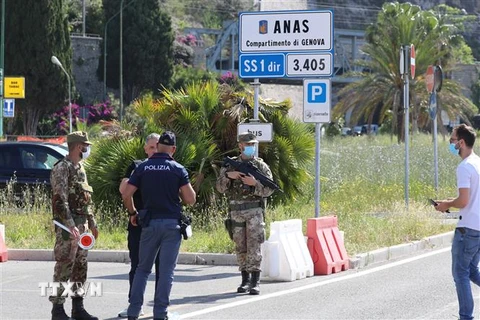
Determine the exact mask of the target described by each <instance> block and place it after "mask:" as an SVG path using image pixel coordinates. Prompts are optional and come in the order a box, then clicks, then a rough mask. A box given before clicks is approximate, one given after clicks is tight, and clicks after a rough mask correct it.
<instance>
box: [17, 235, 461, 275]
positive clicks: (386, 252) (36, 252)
mask: <svg viewBox="0 0 480 320" xmlns="http://www.w3.org/2000/svg"><path fill="white" fill-rule="evenodd" d="M452 238H453V231H451V232H447V233H443V234H439V235H435V236H431V237H427V238H424V239H422V240H418V241H412V242H410V243H405V244H400V245H395V246H391V247H387V248H381V249H377V250H373V251H370V252H367V253H361V254H358V255H356V256H354V257H350V259H349V261H350V269H361V268H364V267H366V266H368V265H371V264H373V263H379V262H385V261H388V260H393V259H397V258H400V257H403V256H407V255H411V254H413V253H415V252H417V251H422V250H426V249H438V248H441V247H445V246H447V245H450V244H451V243H452ZM8 259H9V260H12V261H53V260H54V259H53V250H52V249H8ZM88 261H90V262H120V263H122V262H123V263H129V262H130V258H129V255H128V251H127V250H90V251H89V253H88ZM177 263H178V264H197V265H217V266H235V265H237V258H236V255H234V254H222V253H180V254H179V256H178V262H177Z"/></svg>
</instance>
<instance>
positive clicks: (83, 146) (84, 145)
mask: <svg viewBox="0 0 480 320" xmlns="http://www.w3.org/2000/svg"><path fill="white" fill-rule="evenodd" d="M67 144H68V155H67V156H66V157H65V158H63V159H62V160H59V161H58V162H57V163H56V164H55V165H54V167H53V169H52V172H51V176H50V181H51V185H52V209H53V219H54V220H57V221H58V222H60V223H62V224H63V225H65V226H67V227H68V228H69V229H70V231H71V234H70V233H68V232H66V231H65V230H63V229H61V228H59V227H58V226H55V233H56V240H55V248H54V251H53V252H54V256H55V261H56V264H55V269H54V274H53V281H54V282H67V281H70V282H79V283H84V282H85V281H86V280H87V253H88V251H87V250H83V249H82V248H80V247H79V246H78V240H79V237H80V234H82V233H84V232H86V231H87V230H91V232H92V234H93V236H94V237H95V238H97V237H98V230H97V224H96V222H95V219H94V217H93V213H92V208H91V193H92V188H91V187H90V186H89V185H88V182H87V175H86V173H85V169H84V167H83V164H82V163H81V160H82V159H85V158H87V157H88V156H89V154H90V145H91V143H90V141H88V136H87V133H85V132H81V131H77V132H72V133H70V134H69V135H68V136H67ZM76 290H77V286H76V285H73V286H72V288H71V291H72V292H74V293H75V296H74V297H72V318H75V319H76V320H81V319H89V320H98V318H96V317H94V316H91V315H90V314H89V313H88V312H87V311H86V310H85V309H84V307H83V296H79V295H78V294H76ZM63 291H64V288H63V286H60V288H59V290H58V292H57V295H56V296H50V298H49V300H50V301H51V302H52V303H53V309H52V320H57V319H58V320H60V319H61V320H65V319H70V318H69V317H68V316H67V315H66V313H65V309H64V308H63V304H64V302H65V297H62V293H63Z"/></svg>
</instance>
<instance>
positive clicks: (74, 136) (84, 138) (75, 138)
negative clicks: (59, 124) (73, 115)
mask: <svg viewBox="0 0 480 320" xmlns="http://www.w3.org/2000/svg"><path fill="white" fill-rule="evenodd" d="M73 142H82V143H86V144H92V143H91V142H90V141H88V134H87V133H86V132H84V131H75V132H72V133H70V134H69V135H67V143H73Z"/></svg>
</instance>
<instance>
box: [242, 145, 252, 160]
mask: <svg viewBox="0 0 480 320" xmlns="http://www.w3.org/2000/svg"><path fill="white" fill-rule="evenodd" d="M243 154H244V155H245V156H246V157H249V158H251V157H253V155H254V154H255V146H245V149H244V150H243Z"/></svg>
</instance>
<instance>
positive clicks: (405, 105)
mask: <svg viewBox="0 0 480 320" xmlns="http://www.w3.org/2000/svg"><path fill="white" fill-rule="evenodd" d="M402 51H403V55H404V61H405V63H404V67H405V68H404V70H403V108H404V110H405V206H406V208H407V210H408V189H409V172H410V163H409V156H410V155H409V140H410V138H409V131H410V119H409V118H410V113H409V101H410V96H409V93H410V92H409V87H410V85H409V84H410V79H409V75H408V70H409V68H410V66H409V61H410V46H408V45H405V46H403V50H402Z"/></svg>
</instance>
